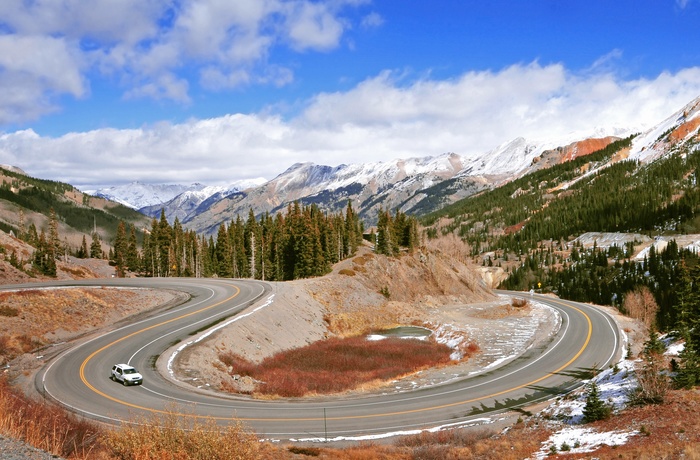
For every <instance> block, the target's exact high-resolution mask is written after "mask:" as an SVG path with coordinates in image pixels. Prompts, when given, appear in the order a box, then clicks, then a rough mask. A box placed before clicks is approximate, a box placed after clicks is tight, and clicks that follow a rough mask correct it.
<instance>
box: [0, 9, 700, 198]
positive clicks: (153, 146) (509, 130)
mask: <svg viewBox="0 0 700 460" xmlns="http://www.w3.org/2000/svg"><path fill="white" fill-rule="evenodd" d="M698 24H700V0H662V1H659V0H616V1H614V2H611V1H609V0H590V1H587V2H573V1H561V0H531V1H527V2H524V1H521V0H492V1H488V2H485V1H483V0H481V1H472V0H434V1H431V2H426V1H419V0H400V1H399V0H317V1H309V0H148V1H143V0H2V1H1V2H0V88H2V90H0V164H6V165H13V166H17V167H20V168H22V169H23V170H24V171H26V172H27V173H28V174H30V175H32V176H35V177H40V178H43V179H51V180H59V181H64V182H68V183H71V184H73V185H75V186H77V187H79V188H82V189H84V190H94V189H97V188H105V187H109V186H114V185H123V184H126V183H130V182H133V181H140V182H144V183H159V184H160V183H179V184H191V183H195V182H199V183H203V184H206V185H227V184H231V183H235V182H237V181H241V180H247V179H256V178H260V177H262V178H265V179H268V180H269V179H272V178H274V177H275V176H277V175H278V174H280V173H282V172H283V171H285V170H286V169H287V168H288V167H290V166H292V165H293V164H295V163H299V162H313V163H316V164H324V165H330V166H337V165H340V164H350V163H367V162H378V161H390V160H394V159H399V158H403V159H407V158H414V157H426V156H437V155H441V154H444V153H447V152H455V153H459V154H461V155H478V154H483V153H485V152H488V151H490V150H492V149H494V148H496V147H497V146H498V145H501V144H504V143H507V142H509V141H511V140H513V139H515V138H517V137H524V138H525V139H527V140H529V141H532V142H562V143H564V142H570V141H572V140H576V139H583V138H586V137H590V136H593V135H605V134H620V133H629V132H632V131H642V130H644V129H647V128H650V127H652V126H653V125H655V124H657V123H659V122H661V121H663V120H664V119H665V118H666V117H668V116H670V115H671V114H673V113H674V112H676V111H677V110H680V109H681V108H682V107H684V106H685V105H686V104H687V103H689V102H690V101H692V100H693V99H695V98H697V97H698V96H700V46H698V45H700V27H698Z"/></svg>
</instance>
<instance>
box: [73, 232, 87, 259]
mask: <svg viewBox="0 0 700 460" xmlns="http://www.w3.org/2000/svg"><path fill="white" fill-rule="evenodd" d="M89 255H90V253H89V252H88V247H87V239H86V238H85V235H83V241H82V243H81V244H80V249H78V253H77V254H76V256H77V257H78V259H86V258H87V257H88V256H89Z"/></svg>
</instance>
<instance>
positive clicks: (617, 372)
mask: <svg viewBox="0 0 700 460" xmlns="http://www.w3.org/2000/svg"><path fill="white" fill-rule="evenodd" d="M593 381H595V382H596V384H597V385H598V391H599V394H600V399H601V400H602V401H604V402H606V403H607V404H609V405H611V406H612V407H613V410H619V409H621V408H623V407H624V406H625V405H626V404H627V402H628V395H629V393H630V391H632V390H633V389H634V388H635V387H636V386H637V379H636V377H635V373H634V362H633V361H630V360H624V361H621V362H620V363H618V365H617V368H610V369H606V370H604V371H602V372H601V373H600V374H598V375H597V376H596V377H595V378H593V379H592V380H588V381H586V382H584V386H583V387H582V389H580V390H578V391H575V392H573V393H571V394H570V395H568V396H567V397H565V398H564V399H562V400H558V401H556V402H555V403H553V404H552V406H551V408H550V409H549V414H550V415H551V417H552V418H554V419H557V420H561V421H564V422H566V423H569V424H572V425H575V424H579V423H582V422H583V408H584V407H585V406H586V395H587V393H588V391H587V390H588V388H589V384H590V382H593Z"/></svg>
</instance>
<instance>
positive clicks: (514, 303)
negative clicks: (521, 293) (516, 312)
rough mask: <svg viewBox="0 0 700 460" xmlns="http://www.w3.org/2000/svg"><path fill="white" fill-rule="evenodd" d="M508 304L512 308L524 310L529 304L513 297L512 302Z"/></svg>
mask: <svg viewBox="0 0 700 460" xmlns="http://www.w3.org/2000/svg"><path fill="white" fill-rule="evenodd" d="M510 304H511V305H512V306H513V308H524V307H527V306H528V305H529V302H528V301H527V300H525V299H521V298H518V297H513V300H512V301H511V303H510Z"/></svg>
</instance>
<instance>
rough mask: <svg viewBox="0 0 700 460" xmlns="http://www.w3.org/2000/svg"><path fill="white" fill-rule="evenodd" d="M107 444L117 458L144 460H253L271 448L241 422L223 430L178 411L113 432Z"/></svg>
mask: <svg viewBox="0 0 700 460" xmlns="http://www.w3.org/2000/svg"><path fill="white" fill-rule="evenodd" d="M105 444H106V445H107V447H108V449H109V451H110V453H111V454H112V455H113V456H114V458H117V459H133V458H136V459H143V460H146V459H153V460H156V459H158V460H160V459H164V460H179V459H192V460H200V459H201V460H218V459H220V460H236V459H240V460H249V459H251V460H254V459H262V458H266V457H264V456H263V455H264V451H265V450H266V449H267V448H269V446H266V445H264V444H262V443H260V442H259V441H258V439H257V437H256V436H255V435H254V434H252V433H251V432H249V431H248V429H247V428H246V427H245V426H244V425H243V424H242V422H240V421H237V422H234V423H232V424H231V425H229V426H226V427H222V426H219V425H217V424H216V421H215V420H213V419H210V418H207V419H203V420H202V419H200V418H198V417H195V416H192V415H188V414H182V413H180V412H178V411H177V410H175V409H169V410H167V411H165V412H164V413H163V414H162V415H158V416H155V417H153V418H151V419H139V420H134V421H133V423H127V424H124V425H123V426H122V427H121V428H119V429H115V430H113V431H110V432H108V433H107V435H106V436H105Z"/></svg>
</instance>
